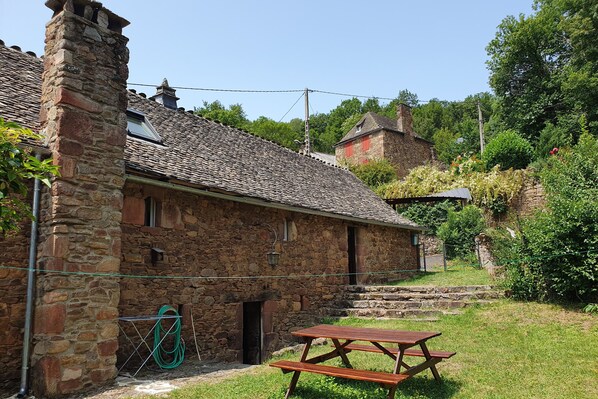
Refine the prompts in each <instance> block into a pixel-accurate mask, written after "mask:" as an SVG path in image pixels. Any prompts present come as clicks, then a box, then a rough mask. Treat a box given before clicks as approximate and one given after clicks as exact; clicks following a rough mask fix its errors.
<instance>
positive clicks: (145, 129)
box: [127, 109, 162, 143]
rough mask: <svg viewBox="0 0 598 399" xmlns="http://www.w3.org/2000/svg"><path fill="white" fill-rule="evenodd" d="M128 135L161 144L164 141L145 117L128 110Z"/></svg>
mask: <svg viewBox="0 0 598 399" xmlns="http://www.w3.org/2000/svg"><path fill="white" fill-rule="evenodd" d="M127 133H128V134H130V135H131V136H134V137H137V138H140V139H144V140H149V141H153V142H155V143H160V142H161V141H162V139H161V138H160V136H159V135H158V133H157V132H156V130H155V129H154V127H153V126H152V125H151V124H150V123H149V121H148V120H147V118H146V117H145V115H144V114H143V113H141V112H138V111H133V110H131V109H128V110H127Z"/></svg>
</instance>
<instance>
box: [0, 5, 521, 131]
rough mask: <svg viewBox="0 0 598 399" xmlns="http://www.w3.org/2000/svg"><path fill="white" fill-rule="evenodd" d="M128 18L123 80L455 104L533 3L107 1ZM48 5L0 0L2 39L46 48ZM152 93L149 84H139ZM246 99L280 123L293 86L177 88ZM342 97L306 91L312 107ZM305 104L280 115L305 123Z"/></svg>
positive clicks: (199, 96)
mask: <svg viewBox="0 0 598 399" xmlns="http://www.w3.org/2000/svg"><path fill="white" fill-rule="evenodd" d="M102 3H103V4H104V6H105V7H107V8H108V9H110V10H112V11H114V12H115V13H117V14H119V15H121V16H122V17H124V18H126V19H128V20H129V21H130V22H131V25H130V26H128V27H127V28H125V30H124V34H125V35H126V36H127V37H128V38H129V39H130V42H129V49H130V53H131V58H130V63H129V69H130V75H129V82H130V83H145V84H156V85H157V84H159V83H160V82H161V81H162V79H163V78H164V77H166V78H168V80H169V83H170V85H171V86H184V87H203V88H224V89H259V90H281V89H303V88H305V87H308V88H310V89H317V90H324V91H332V92H342V93H349V94H358V95H368V96H369V95H372V96H377V97H391V98H394V97H396V96H397V94H398V92H399V90H401V89H408V90H410V91H412V92H414V93H416V94H417V95H418V96H419V99H420V100H429V99H431V98H439V99H443V100H461V99H463V98H465V97H466V96H467V95H469V94H475V93H478V92H482V91H489V90H490V89H489V87H488V71H487V69H486V64H485V61H486V59H487V55H486V50H485V47H486V45H487V44H488V42H489V41H490V40H491V39H492V38H493V37H494V35H495V33H496V27H497V26H498V24H499V23H500V21H501V20H502V19H503V18H504V17H506V16H507V15H518V14H519V13H524V14H529V13H531V11H532V10H531V4H532V0H455V1H446V0H419V1H406V0H394V1H391V0H370V1H354V0H344V1H341V0H319V1H312V0H303V1H297V0H296V1H292V2H291V1H284V0H258V1H249V0H231V1H213V0H212V1H205V0H196V1H191V0H171V1H162V0H161V1H158V0H126V1H123V0H105V1H102ZM50 17H51V11H50V10H49V9H47V8H46V7H45V6H44V1H43V0H19V1H16V0H0V39H2V40H3V41H4V42H5V43H6V45H7V46H12V45H18V46H20V47H21V48H22V49H23V51H34V52H35V53H36V54H38V55H41V54H43V42H44V29H45V24H46V22H47V21H48V20H49V19H50ZM131 87H132V88H135V89H137V90H138V91H142V92H145V93H148V94H150V95H151V94H154V92H155V89H154V88H152V87H145V88H140V87H134V86H131ZM177 95H178V96H179V97H181V100H179V105H180V106H183V107H185V108H187V109H190V108H191V109H192V108H193V107H194V106H200V105H201V104H202V100H207V101H213V100H220V101H221V102H222V103H223V104H225V105H229V104H233V103H241V104H242V105H243V108H244V109H245V111H246V112H247V114H248V117H249V118H250V119H255V118H257V117H258V116H260V115H265V116H267V117H270V118H272V119H275V120H279V119H281V118H282V116H283V115H284V114H285V113H286V112H287V111H288V110H289V109H290V108H291V106H292V105H293V103H294V102H295V101H296V100H297V99H298V98H299V96H300V93H284V94H256V93H252V94H244V93H213V92H203V91H189V90H178V91H177ZM344 99H346V97H338V96H333V95H326V94H321V93H312V94H311V95H310V105H311V112H312V113H313V112H328V111H330V109H332V108H334V107H335V106H337V105H338V104H339V103H340V102H341V101H342V100H344ZM303 114H304V111H303V102H302V101H300V102H299V103H298V104H297V105H296V106H295V107H294V108H293V109H292V111H291V112H289V114H288V115H287V117H286V118H285V120H288V119H290V118H292V117H299V118H303Z"/></svg>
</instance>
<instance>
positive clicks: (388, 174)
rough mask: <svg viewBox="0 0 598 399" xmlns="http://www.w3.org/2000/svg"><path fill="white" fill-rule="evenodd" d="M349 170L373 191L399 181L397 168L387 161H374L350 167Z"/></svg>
mask: <svg viewBox="0 0 598 399" xmlns="http://www.w3.org/2000/svg"><path fill="white" fill-rule="evenodd" d="M349 170H350V171H351V172H353V173H354V174H355V176H357V177H358V178H359V179H360V180H361V181H362V182H364V183H365V184H366V185H367V186H368V187H370V188H371V189H372V190H375V189H376V188H377V187H379V186H381V185H382V184H386V183H390V182H392V181H394V180H397V172H396V171H395V168H394V167H393V166H392V165H391V164H390V162H388V160H386V159H380V160H372V161H369V162H368V163H364V164H360V165H349Z"/></svg>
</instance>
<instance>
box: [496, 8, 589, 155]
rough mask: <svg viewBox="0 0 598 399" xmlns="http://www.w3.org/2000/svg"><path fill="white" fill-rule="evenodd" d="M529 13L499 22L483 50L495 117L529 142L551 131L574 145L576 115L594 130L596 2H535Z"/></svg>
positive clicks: (534, 141)
mask: <svg viewBox="0 0 598 399" xmlns="http://www.w3.org/2000/svg"><path fill="white" fill-rule="evenodd" d="M534 11H535V13H534V14H532V15H530V16H527V17H526V16H524V15H520V16H518V17H513V16H509V17H507V18H505V19H504V20H503V21H502V23H501V24H500V25H499V27H498V32H497V34H496V37H495V38H494V40H492V41H491V42H490V44H489V45H488V47H487V51H488V55H489V56H490V60H489V61H488V68H489V70H490V85H491V87H492V88H493V89H494V91H495V93H496V95H497V97H498V112H499V115H500V118H501V119H502V121H503V123H504V124H505V125H506V126H507V127H509V128H511V129H514V130H516V131H518V132H519V133H520V134H522V135H523V136H524V137H525V138H527V139H528V140H530V141H531V142H532V143H538V142H539V141H540V139H542V141H545V140H547V139H550V138H552V137H553V136H554V135H555V134H557V131H556V130H555V129H558V130H559V132H558V136H559V137H561V140H563V141H567V140H570V139H572V140H573V142H576V141H577V139H578V137H579V135H580V133H581V132H580V129H579V118H580V117H581V115H586V118H587V121H588V125H589V128H590V131H592V132H593V133H594V134H595V133H596V132H597V131H598V46H597V44H598V3H596V2H595V1H586V0H536V1H535V3H534ZM544 129H550V131H551V132H550V133H551V134H542V132H543V130H544ZM553 141H554V140H553ZM553 144H554V145H558V144H559V143H558V142H557V143H553ZM565 144H566V143H565ZM540 145H544V144H543V143H540ZM544 146H545V145H544Z"/></svg>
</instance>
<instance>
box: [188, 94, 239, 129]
mask: <svg viewBox="0 0 598 399" xmlns="http://www.w3.org/2000/svg"><path fill="white" fill-rule="evenodd" d="M194 112H195V114H197V115H199V116H203V117H204V118H208V119H211V120H213V121H218V122H221V123H223V124H225V125H228V126H232V127H236V128H238V129H245V128H247V124H248V123H249V120H248V119H247V115H246V114H245V111H244V110H243V106H242V105H241V104H232V105H229V107H228V109H227V108H226V107H225V106H224V105H222V103H221V102H220V101H218V100H216V101H213V102H211V103H209V102H207V101H204V102H203V106H202V107H200V108H195V110H194Z"/></svg>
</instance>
